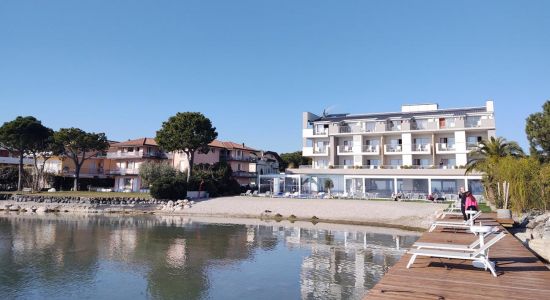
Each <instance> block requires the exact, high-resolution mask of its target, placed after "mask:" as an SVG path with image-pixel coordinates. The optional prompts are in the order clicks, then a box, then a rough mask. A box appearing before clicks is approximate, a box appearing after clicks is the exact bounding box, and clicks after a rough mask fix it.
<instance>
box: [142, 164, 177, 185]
mask: <svg viewBox="0 0 550 300" xmlns="http://www.w3.org/2000/svg"><path fill="white" fill-rule="evenodd" d="M177 174H178V172H177V170H176V169H174V168H173V167H172V166H171V165H170V164H168V163H166V162H155V161H146V162H144V163H142V164H141V165H140V167H139V176H140V177H141V179H142V180H143V184H144V185H148V186H151V184H153V182H155V180H157V179H160V178H166V177H175V176H176V175H177Z"/></svg>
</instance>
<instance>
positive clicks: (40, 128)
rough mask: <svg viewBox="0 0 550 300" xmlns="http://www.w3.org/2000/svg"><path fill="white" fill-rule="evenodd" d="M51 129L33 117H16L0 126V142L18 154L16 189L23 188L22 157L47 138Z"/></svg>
mask: <svg viewBox="0 0 550 300" xmlns="http://www.w3.org/2000/svg"><path fill="white" fill-rule="evenodd" d="M50 135H51V129H49V128H47V127H45V126H44V125H42V122H40V121H39V120H37V119H36V118H35V117H31V116H28V117H21V116H19V117H17V118H15V120H13V121H10V122H5V123H4V125H2V127H0V144H1V145H2V146H3V147H5V148H6V149H8V151H10V152H11V153H13V154H14V155H18V156H19V171H18V172H19V176H18V180H17V190H18V191H21V190H22V188H23V158H24V157H25V155H26V154H28V152H29V150H31V149H34V148H36V145H37V144H39V143H41V142H42V141H45V140H47V139H48V137H49V136H50Z"/></svg>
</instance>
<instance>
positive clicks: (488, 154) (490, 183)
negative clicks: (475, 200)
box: [466, 137, 524, 207]
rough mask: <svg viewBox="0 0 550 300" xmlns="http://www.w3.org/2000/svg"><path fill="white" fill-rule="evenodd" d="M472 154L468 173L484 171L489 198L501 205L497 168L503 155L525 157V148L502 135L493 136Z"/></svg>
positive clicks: (467, 167) (484, 180)
mask: <svg viewBox="0 0 550 300" xmlns="http://www.w3.org/2000/svg"><path fill="white" fill-rule="evenodd" d="M470 156H471V159H470V160H469V161H468V163H467V164H466V174H468V173H471V172H473V171H478V172H482V173H483V174H484V175H483V185H484V187H485V191H486V193H487V198H488V200H489V201H490V202H492V203H494V204H495V205H496V206H497V207H501V206H502V203H501V202H502V201H501V199H499V198H498V193H497V189H498V187H497V181H496V178H495V169H496V167H497V165H498V162H499V160H500V159H501V158H503V157H507V156H510V157H514V158H518V157H523V156H524V152H523V150H522V149H521V147H520V146H519V145H518V144H517V143H516V142H513V141H510V142H509V141H507V140H506V139H505V138H502V137H498V138H495V137H491V138H490V139H489V140H484V141H482V142H481V143H480V145H479V147H478V148H477V149H476V150H474V151H472V152H471V153H470Z"/></svg>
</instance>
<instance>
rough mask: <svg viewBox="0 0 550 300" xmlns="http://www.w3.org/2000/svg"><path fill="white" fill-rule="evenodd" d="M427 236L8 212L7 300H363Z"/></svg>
mask: <svg viewBox="0 0 550 300" xmlns="http://www.w3.org/2000/svg"><path fill="white" fill-rule="evenodd" d="M228 222H231V223H232V224H227V223H228ZM224 223H225V224H224ZM344 230H345V231H344ZM418 237H419V234H418V233H414V232H408V231H403V230H394V229H387V228H373V227H359V226H348V225H346V226H345V225H328V224H324V225H323V224H316V225H313V224H311V223H294V224H292V223H290V222H281V223H277V222H274V221H272V222H263V221H259V220H258V221H256V220H229V219H227V220H224V219H206V218H195V217H192V218H190V217H170V216H133V217H132V216H128V217H126V216H97V215H92V216H84V215H82V216H74V215H73V216H67V215H63V216H56V215H52V214H48V215H44V216H36V215H29V214H21V215H17V214H0V298H1V299H14V298H17V299H133V300H135V299H261V300H267V299H361V298H363V297H364V296H365V295H366V294H367V292H368V290H369V289H370V288H371V287H372V286H374V284H376V282H378V281H379V280H380V278H381V277H382V276H383V275H384V273H385V272H386V271H387V270H388V268H389V267H390V266H392V265H393V264H395V263H396V262H397V260H398V259H399V258H400V257H401V256H402V255H403V253H404V250H406V249H407V248H408V247H410V246H411V245H412V243H414V242H415V241H416V240H417V239H418Z"/></svg>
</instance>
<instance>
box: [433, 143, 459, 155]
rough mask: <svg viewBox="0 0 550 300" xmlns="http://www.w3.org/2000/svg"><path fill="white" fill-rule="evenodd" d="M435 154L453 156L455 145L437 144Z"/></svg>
mask: <svg viewBox="0 0 550 300" xmlns="http://www.w3.org/2000/svg"><path fill="white" fill-rule="evenodd" d="M436 152H437V153H439V154H454V153H456V145H455V144H445V143H437V144H436Z"/></svg>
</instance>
